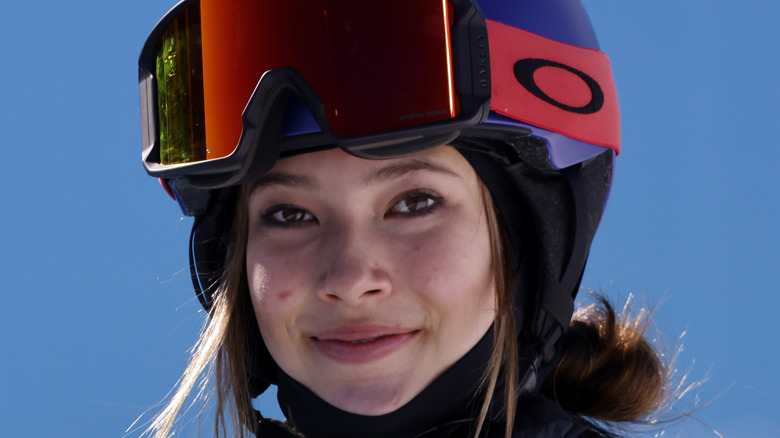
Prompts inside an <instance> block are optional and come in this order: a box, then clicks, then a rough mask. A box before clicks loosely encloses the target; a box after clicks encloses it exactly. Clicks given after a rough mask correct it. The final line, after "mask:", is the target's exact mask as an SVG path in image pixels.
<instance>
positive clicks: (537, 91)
mask: <svg viewBox="0 0 780 438" xmlns="http://www.w3.org/2000/svg"><path fill="white" fill-rule="evenodd" d="M542 67H556V68H561V69H564V70H566V71H568V72H570V73H573V74H575V75H577V76H578V77H579V78H580V79H582V81H583V82H585V84H586V85H587V86H588V88H590V94H591V99H590V102H588V104H587V105H584V106H571V105H567V104H565V103H563V102H559V101H558V100H556V99H553V98H552V97H550V96H549V95H548V94H547V93H545V92H544V90H542V89H541V88H540V87H539V85H538V84H537V83H536V81H535V80H534V73H536V71H537V70H539V69H540V68H542ZM514 71H515V79H517V82H519V83H520V85H522V86H523V87H525V89H526V90H528V92H530V93H531V94H533V95H534V96H536V97H538V98H539V99H542V100H543V101H545V102H547V103H549V104H550V105H553V106H556V107H558V108H560V109H562V110H565V111H569V112H572V113H577V114H593V113H595V112H597V111H599V110H600V109H601V107H602V106H604V92H603V91H602V90H601V86H599V83H598V82H596V80H595V79H593V78H592V77H590V76H588V75H587V74H585V73H583V72H581V71H580V70H577V69H576V68H573V67H569V66H568V65H566V64H561V63H559V62H555V61H549V60H546V59H537V58H526V59H521V60H519V61H517V62H516V63H515V67H514Z"/></svg>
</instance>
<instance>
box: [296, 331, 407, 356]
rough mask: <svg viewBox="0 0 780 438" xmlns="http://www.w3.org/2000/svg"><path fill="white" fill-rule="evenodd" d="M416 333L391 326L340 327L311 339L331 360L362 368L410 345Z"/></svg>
mask: <svg viewBox="0 0 780 438" xmlns="http://www.w3.org/2000/svg"><path fill="white" fill-rule="evenodd" d="M417 333H418V331H417V330H410V329H402V328H389V327H341V328H338V329H336V330H331V331H327V332H323V333H318V334H317V335H316V336H311V337H310V339H311V340H312V342H313V344H314V346H315V347H316V348H317V349H318V350H319V351H320V352H321V353H323V354H324V355H325V356H327V357H328V358H330V359H332V360H334V361H336V362H340V363H344V364H352V365H359V364H365V363H370V362H373V361H377V360H380V359H382V358H384V357H386V356H389V355H390V354H392V353H393V352H395V351H397V350H400V349H401V348H403V347H404V346H406V345H407V344H408V343H410V342H411V341H412V340H413V339H414V338H415V337H416V335H417Z"/></svg>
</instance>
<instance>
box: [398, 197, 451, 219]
mask: <svg viewBox="0 0 780 438" xmlns="http://www.w3.org/2000/svg"><path fill="white" fill-rule="evenodd" d="M440 203H441V198H440V197H438V196H434V195H431V194H429V193H421V192H415V193H409V194H407V195H405V196H404V197H403V198H401V199H400V200H398V202H396V203H395V204H394V205H393V208H392V210H391V214H401V215H407V216H419V215H423V214H427V213H429V212H431V211H433V209H435V208H436V207H437V206H438V205H439V204H440Z"/></svg>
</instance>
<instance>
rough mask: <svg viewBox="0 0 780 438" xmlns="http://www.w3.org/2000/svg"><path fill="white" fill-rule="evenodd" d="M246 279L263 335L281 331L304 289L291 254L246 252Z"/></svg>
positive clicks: (297, 264) (293, 311) (293, 313)
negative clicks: (269, 254) (271, 254)
mask: <svg viewBox="0 0 780 438" xmlns="http://www.w3.org/2000/svg"><path fill="white" fill-rule="evenodd" d="M246 260H247V266H246V269H247V281H248V284H249V290H250V295H251V298H252V305H253V307H254V310H255V315H256V316H257V319H258V322H259V325H260V331H261V333H262V334H263V337H266V336H268V335H269V331H270V330H281V329H283V328H284V327H286V326H288V325H289V323H290V321H291V320H292V319H294V317H295V309H296V308H297V307H298V304H297V301H299V300H298V299H297V297H298V295H300V294H296V293H295V292H296V291H298V292H300V291H302V290H304V288H303V285H302V284H300V281H301V280H300V279H301V278H305V275H302V273H301V272H299V270H298V269H296V267H299V266H300V265H301V264H300V261H299V260H297V259H295V258H294V257H284V256H276V257H269V256H268V254H266V253H265V252H263V251H259V250H256V249H255V250H253V249H252V248H251V247H250V249H249V250H248V251H247V258H246Z"/></svg>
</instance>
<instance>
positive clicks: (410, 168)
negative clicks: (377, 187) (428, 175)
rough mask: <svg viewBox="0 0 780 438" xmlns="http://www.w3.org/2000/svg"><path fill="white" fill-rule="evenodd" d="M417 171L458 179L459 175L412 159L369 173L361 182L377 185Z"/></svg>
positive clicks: (435, 165) (424, 161)
mask: <svg viewBox="0 0 780 438" xmlns="http://www.w3.org/2000/svg"><path fill="white" fill-rule="evenodd" d="M418 170H427V171H431V172H435V173H439V174H443V175H447V176H454V177H457V178H460V175H459V174H458V173H456V172H454V171H452V170H450V169H448V168H446V167H444V166H442V165H439V164H436V163H433V162H431V161H428V160H424V159H413V160H409V161H404V162H401V163H397V164H391V165H389V166H385V167H382V168H379V169H377V170H376V171H374V172H372V173H370V174H369V175H368V176H367V177H366V178H365V180H364V181H363V183H364V184H366V185H371V184H377V183H380V182H382V181H388V180H391V179H396V178H400V177H402V176H404V175H406V174H408V173H411V172H415V171H418Z"/></svg>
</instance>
